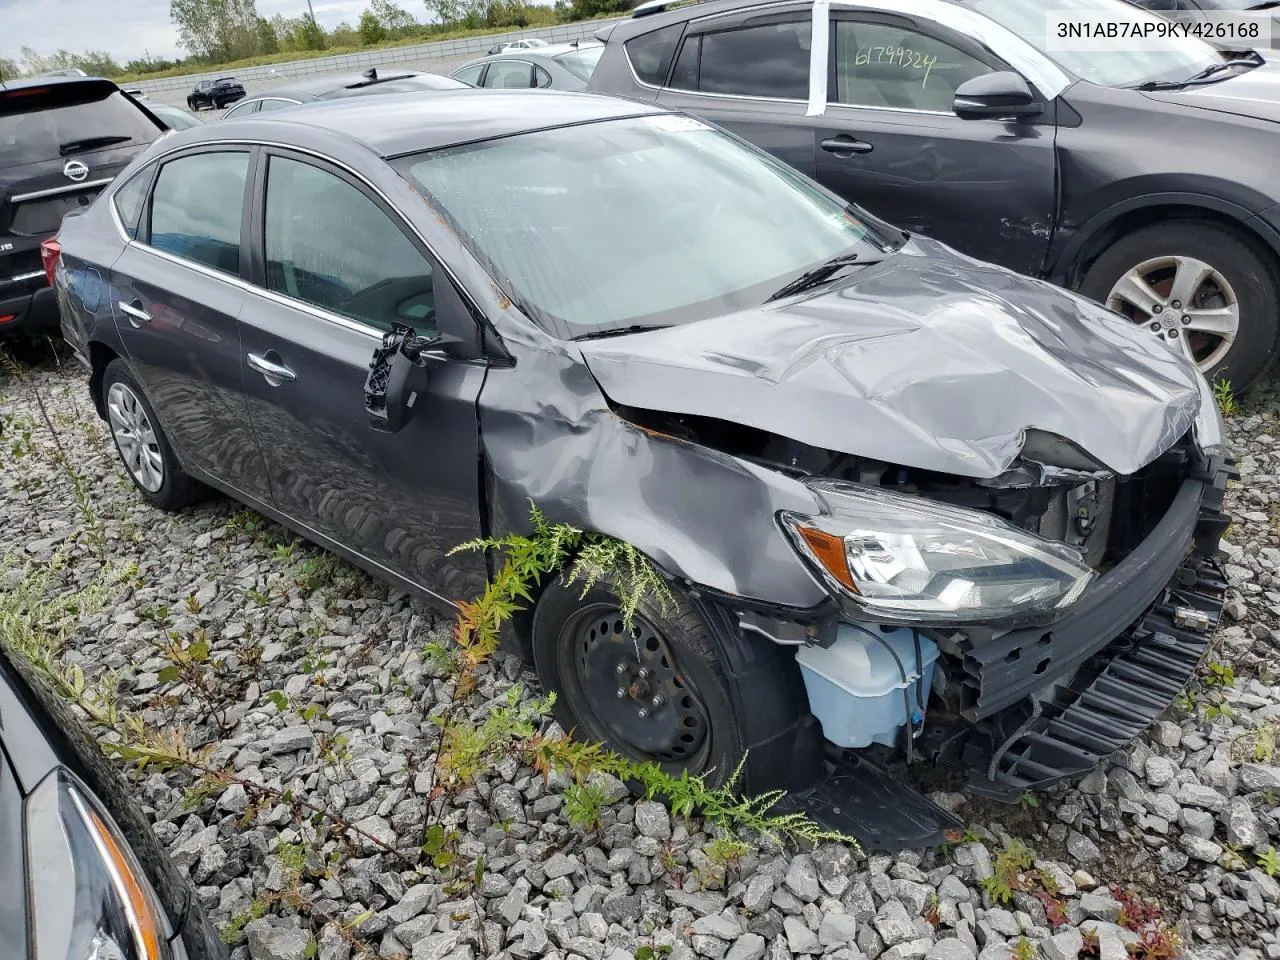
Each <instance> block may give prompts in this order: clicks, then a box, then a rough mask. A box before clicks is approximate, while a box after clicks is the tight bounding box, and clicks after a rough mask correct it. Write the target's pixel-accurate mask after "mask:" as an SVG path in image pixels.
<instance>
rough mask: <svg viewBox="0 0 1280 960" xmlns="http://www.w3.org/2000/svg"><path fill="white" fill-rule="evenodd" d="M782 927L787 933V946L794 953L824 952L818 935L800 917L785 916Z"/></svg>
mask: <svg viewBox="0 0 1280 960" xmlns="http://www.w3.org/2000/svg"><path fill="white" fill-rule="evenodd" d="M782 929H783V931H784V932H785V933H786V935H787V947H788V948H789V949H790V950H791V952H792V953H793V954H794V953H821V952H822V946H821V945H820V944H819V943H818V938H817V936H816V935H815V934H814V932H813V931H812V930H810V929H809V927H808V926H807V925H806V924H805V922H804V921H803V920H801V919H800V918H799V917H784V918H783V920H782Z"/></svg>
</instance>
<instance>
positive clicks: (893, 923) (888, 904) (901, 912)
mask: <svg viewBox="0 0 1280 960" xmlns="http://www.w3.org/2000/svg"><path fill="white" fill-rule="evenodd" d="M871 925H872V926H873V927H875V930H876V933H878V934H880V938H881V939H882V940H883V941H884V943H885V946H889V947H892V946H896V945H897V944H899V943H905V942H907V941H908V940H912V939H915V935H916V927H915V924H914V923H912V921H911V917H910V916H909V915H908V914H907V909H906V907H904V906H903V905H902V904H901V903H899V902H898V901H897V900H886V901H885V903H884V905H883V906H882V907H881V908H880V910H879V912H878V913H877V914H876V915H875V916H874V917H872V918H871Z"/></svg>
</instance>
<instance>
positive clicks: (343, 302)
mask: <svg viewBox="0 0 1280 960" xmlns="http://www.w3.org/2000/svg"><path fill="white" fill-rule="evenodd" d="M265 249H266V259H267V288H268V289H269V290H274V291H275V292H276V293H281V294H284V295H285V296H287V297H292V298H293V299H295V300H302V301H304V302H306V303H310V304H312V305H314V306H317V307H321V308H323V309H325V310H329V311H332V312H333V313H338V314H341V315H343V316H346V317H351V318H352V319H354V320H360V321H362V322H364V323H367V324H369V325H370V326H372V327H376V328H377V329H379V330H382V331H389V330H391V329H392V325H393V324H395V323H401V324H405V325H407V326H411V327H413V328H414V329H415V330H416V331H417V332H418V333H419V334H420V335H423V336H426V335H428V334H430V333H433V332H434V331H435V329H436V326H435V296H434V292H433V289H432V280H431V265H430V264H429V263H427V261H426V260H425V259H424V258H423V256H422V254H420V253H419V252H418V249H417V247H415V246H414V245H413V244H412V243H411V242H410V241H409V238H408V237H406V236H405V235H404V233H403V232H402V231H401V230H400V228H399V227H398V226H396V224H395V223H394V221H392V220H391V218H390V217H388V216H387V214H386V213H384V212H383V210H382V208H381V207H379V206H378V205H377V204H376V203H374V202H373V200H371V199H370V198H369V197H368V196H366V195H365V194H364V193H363V192H361V191H360V190H358V189H356V188H355V187H354V186H352V185H351V184H350V183H348V182H347V181H346V180H343V179H342V178H340V177H338V176H337V175H335V174H332V173H330V172H328V171H327V170H321V169H320V168H318V167H313V166H312V165H311V164H308V163H302V162H301V161H298V160H292V159H289V158H288V157H279V156H273V157H272V158H271V161H270V165H269V166H268V167H267V203H266V237H265Z"/></svg>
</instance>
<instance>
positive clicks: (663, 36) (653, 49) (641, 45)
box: [626, 23, 684, 87]
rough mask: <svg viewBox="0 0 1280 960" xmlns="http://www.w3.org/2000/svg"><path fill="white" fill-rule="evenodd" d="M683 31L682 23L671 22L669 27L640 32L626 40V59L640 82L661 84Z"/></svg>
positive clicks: (657, 85)
mask: <svg viewBox="0 0 1280 960" xmlns="http://www.w3.org/2000/svg"><path fill="white" fill-rule="evenodd" d="M683 31H684V24H683V23H673V24H672V25H671V26H669V27H663V28H662V29H661V30H654V31H653V32H652V33H642V34H641V35H640V36H638V37H632V38H631V39H630V40H628V41H627V44H626V50H627V59H628V60H630V61H631V69H632V70H634V71H635V72H636V76H637V77H638V78H640V80H641V81H642V82H644V83H650V84H653V85H654V86H655V87H660V86H662V84H663V82H664V81H665V80H666V79H667V70H668V69H669V68H670V66H671V58H672V57H673V56H675V52H676V44H677V43H679V42H680V34H681V33H682V32H683Z"/></svg>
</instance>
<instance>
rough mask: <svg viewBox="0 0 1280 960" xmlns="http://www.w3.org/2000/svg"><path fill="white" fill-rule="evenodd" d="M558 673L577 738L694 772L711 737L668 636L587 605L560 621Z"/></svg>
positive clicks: (703, 712)
mask: <svg viewBox="0 0 1280 960" xmlns="http://www.w3.org/2000/svg"><path fill="white" fill-rule="evenodd" d="M560 671H561V677H562V678H563V681H564V687H565V689H564V691H563V693H564V696H565V700H566V704H565V705H566V706H567V707H568V708H569V709H570V710H571V711H572V713H573V715H574V716H575V717H578V718H580V720H581V724H582V726H583V728H584V729H583V731H582V732H583V733H584V734H586V735H588V736H590V737H591V738H592V739H595V740H603V741H607V742H609V743H611V744H612V745H613V746H614V748H615V749H616V750H617V751H618V752H619V753H622V754H624V755H626V756H628V757H629V758H630V759H632V760H637V761H656V762H658V763H662V764H670V765H673V766H675V767H687V768H689V769H690V770H693V771H695V772H696V771H697V770H699V769H701V767H702V766H703V765H704V764H705V762H706V757H707V755H708V752H709V749H710V745H711V737H710V723H709V721H708V718H707V711H706V708H705V706H704V705H703V703H702V701H701V699H700V697H699V696H698V692H697V690H695V689H694V687H693V685H692V684H691V683H690V682H689V680H688V678H687V677H686V676H684V675H683V674H682V672H681V670H680V668H679V664H678V663H677V661H676V658H675V655H674V653H673V651H672V650H671V648H670V646H669V645H668V644H667V641H666V639H665V638H664V637H663V636H662V635H661V634H660V633H659V632H658V630H656V629H655V628H654V626H653V625H652V624H651V623H649V622H648V621H647V620H645V619H644V618H643V617H641V616H640V615H639V614H636V615H635V616H634V617H633V618H632V623H631V629H630V630H627V629H626V627H625V626H624V625H623V618H622V611H621V610H619V609H618V608H617V607H616V606H611V605H608V604H591V605H589V606H586V607H583V608H582V609H581V610H579V611H578V612H577V613H576V614H575V615H574V616H573V617H572V618H570V620H569V621H568V623H566V624H565V627H564V633H563V634H562V642H561V644H560Z"/></svg>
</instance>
